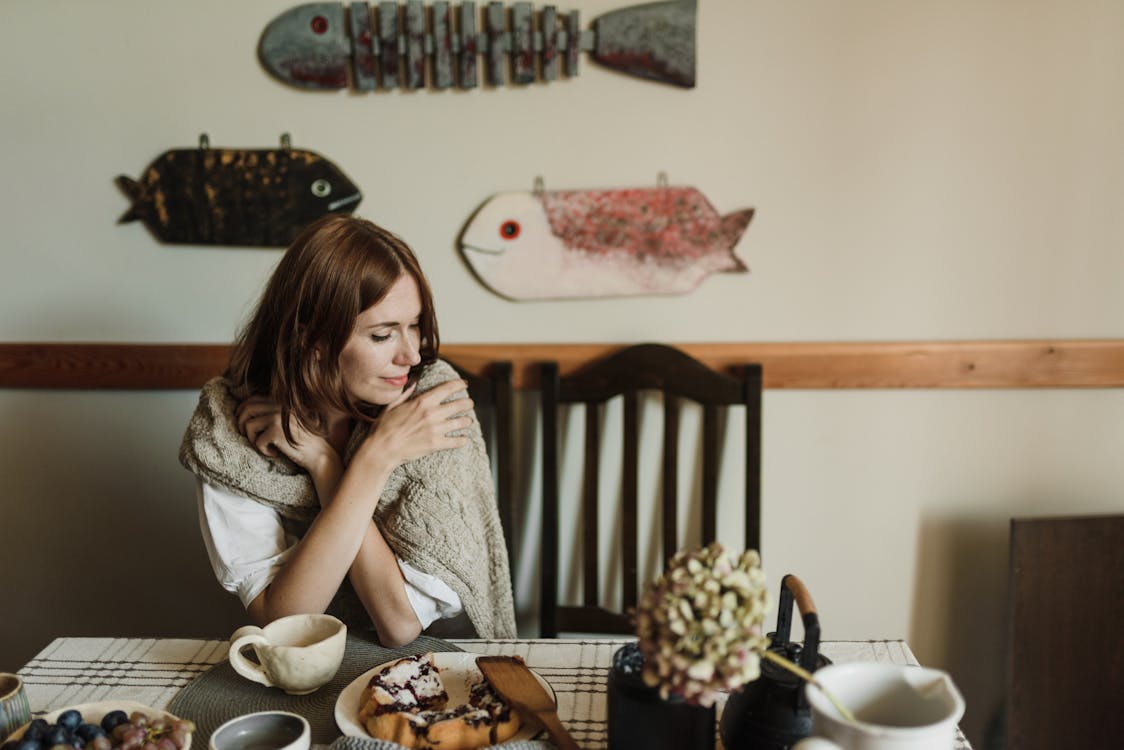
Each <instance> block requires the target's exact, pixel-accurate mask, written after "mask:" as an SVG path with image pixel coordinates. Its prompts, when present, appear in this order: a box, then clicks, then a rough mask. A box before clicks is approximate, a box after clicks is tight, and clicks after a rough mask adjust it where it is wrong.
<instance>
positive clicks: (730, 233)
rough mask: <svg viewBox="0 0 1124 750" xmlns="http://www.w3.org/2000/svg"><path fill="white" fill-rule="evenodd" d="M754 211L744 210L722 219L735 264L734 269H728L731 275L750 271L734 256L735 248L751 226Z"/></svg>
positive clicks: (723, 231)
mask: <svg viewBox="0 0 1124 750" xmlns="http://www.w3.org/2000/svg"><path fill="white" fill-rule="evenodd" d="M753 212H754V209H752V208H743V209H742V210H741V211H735V212H734V213H732V214H726V215H725V216H723V217H722V234H724V235H725V236H726V241H727V243H728V244H727V245H726V247H727V248H728V249H729V251H730V259H731V260H732V261H733V262H734V266H733V267H732V268H728V269H726V270H727V271H728V272H730V273H742V272H745V271H748V270H749V266H747V265H746V264H745V263H744V262H743V261H742V259H741V258H739V257H738V256H737V255H735V254H734V247H735V246H736V245H737V244H738V240H740V239H741V237H742V234H743V233H744V232H745V228H746V227H748V226H749V222H750V221H751V220H752V219H753Z"/></svg>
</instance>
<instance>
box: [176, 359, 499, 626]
mask: <svg viewBox="0 0 1124 750" xmlns="http://www.w3.org/2000/svg"><path fill="white" fill-rule="evenodd" d="M456 377H458V376H457V374H456V371H455V370H453V368H452V367H451V366H450V365H448V364H446V363H445V362H442V361H440V360H438V361H436V362H434V363H433V364H432V365H430V366H428V367H427V368H425V370H424V372H423V373H422V375H421V378H420V379H419V381H418V388H417V392H418V393H422V392H424V391H427V390H429V389H430V388H433V387H435V386H437V385H440V384H441V383H444V382H446V381H448V380H452V379H454V378H456ZM230 389H231V384H230V382H229V381H227V380H226V379H224V378H214V379H213V380H211V381H209V382H208V383H207V384H206V385H205V386H204V387H203V391H202V393H201V394H200V397H199V404H198V406H197V407H196V409H195V413H194V414H193V415H192V417H191V421H190V423H189V424H188V426H187V432H186V433H185V434H184V437H183V443H182V445H181V446H180V454H179V459H180V463H182V464H183V465H184V466H185V467H186V468H187V469H188V470H190V471H191V472H192V473H194V474H195V475H197V476H198V477H200V478H201V479H203V480H204V481H206V482H208V483H210V484H214V485H217V486H220V487H223V488H226V489H229V490H233V491H234V492H236V493H238V494H240V495H243V496H245V497H247V498H249V499H250V501H257V502H259V503H262V504H264V505H267V506H269V507H270V508H273V509H274V510H275V511H277V512H278V513H279V514H280V515H281V516H282V518H283V519H286V520H288V521H293V522H296V524H298V525H300V524H304V525H307V524H308V523H309V522H311V521H312V519H313V518H315V517H316V514H317V513H318V512H319V511H320V503H319V501H318V500H317V497H316V490H315V488H314V486H313V483H312V478H311V477H310V476H309V475H308V473H307V472H305V471H304V470H303V469H301V468H300V467H298V466H297V465H296V464H294V463H293V462H292V461H290V460H288V459H287V458H284V457H279V458H270V457H268V456H263V455H262V454H261V453H259V452H258V451H257V450H256V449H255V448H254V446H253V445H251V444H250V442H249V441H248V440H246V438H245V437H243V436H242V435H241V434H240V433H239V432H238V425H237V423H236V422H235V419H234V411H235V409H236V408H237V406H238V400H237V399H236V398H235V397H234V395H233V394H232V393H231V390H230ZM461 397H463V396H455V397H454V398H461ZM370 429H371V426H370V425H369V424H367V423H365V422H364V423H360V424H359V425H358V426H357V427H356V428H355V429H354V431H353V432H352V435H351V438H350V440H349V443H348V449H347V452H346V456H345V457H344V460H345V463H346V462H347V461H349V460H350V458H351V456H352V455H353V454H354V452H355V449H356V448H357V447H358V446H359V445H360V444H361V442H362V440H363V439H364V438H365V437H366V436H367V434H368V433H369V431H370ZM468 433H469V436H470V438H471V440H470V442H469V444H468V445H465V446H464V447H461V448H455V449H452V450H443V451H438V452H436V453H431V454H429V455H428V456H423V457H422V458H419V459H416V460H414V461H409V462H407V463H405V464H402V465H401V466H399V467H397V468H396V469H395V470H394V471H393V472H392V473H391V475H390V478H389V479H388V480H387V483H386V486H385V487H384V488H383V492H382V496H381V498H380V499H379V502H378V505H377V506H376V508H375V512H374V515H373V517H374V520H375V523H376V525H377V526H378V528H379V531H381V532H382V535H383V537H384V538H385V539H386V542H387V544H389V545H390V547H391V549H393V550H394V552H395V554H396V555H398V557H399V558H401V559H403V560H405V561H406V562H408V563H410V564H411V565H413V566H414V567H416V568H417V569H419V570H421V571H422V572H425V573H429V574H430V575H433V576H436V577H437V578H439V579H440V580H441V581H443V582H445V584H447V585H448V586H449V588H451V589H452V590H453V591H455V592H456V593H457V595H458V596H459V597H460V599H461V603H462V604H463V606H464V610H465V614H466V615H467V616H468V619H469V620H470V621H471V622H472V625H473V627H474V628H475V629H476V633H477V635H478V636H479V637H481V638H514V637H516V630H515V610H514V605H513V603H512V593H511V579H510V574H509V572H508V559H507V549H506V546H505V544H504V537H503V528H502V526H501V525H500V520H499V513H498V511H497V508H496V501H495V493H494V488H493V485H492V474H491V468H490V464H489V462H488V457H487V454H486V452H485V449H484V440H483V437H482V435H481V433H480V424H479V422H477V421H476V418H475V414H473V424H472V426H471V428H470V429H469V430H468ZM344 584H345V585H344V586H342V587H341V590H340V593H339V594H337V596H336V601H335V602H333V604H334V605H335V606H333V607H332V608H331V609H334V610H335V611H338V612H342V613H344V614H345V616H346V619H351V620H354V619H355V617H354V614H355V608H356V604H358V602H357V597H356V596H355V593H354V592H353V591H349V589H350V586H348V585H346V584H347V581H346V579H345V581H344ZM359 612H360V613H362V618H363V619H364V620H365V624H366V626H367V627H369V626H370V619H369V618H368V617H366V613H365V612H364V611H363V610H362V607H361V605H360V606H359Z"/></svg>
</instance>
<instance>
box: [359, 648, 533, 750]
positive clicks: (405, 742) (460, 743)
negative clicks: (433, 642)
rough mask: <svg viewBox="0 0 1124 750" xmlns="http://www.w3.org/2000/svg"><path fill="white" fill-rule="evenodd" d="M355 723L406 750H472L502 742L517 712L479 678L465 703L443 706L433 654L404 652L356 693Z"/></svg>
mask: <svg viewBox="0 0 1124 750" xmlns="http://www.w3.org/2000/svg"><path fill="white" fill-rule="evenodd" d="M360 701H361V705H360V709H359V722H360V723H361V724H362V725H363V726H364V727H365V728H366V729H367V732H368V733H369V734H370V735H371V736H372V737H375V738H378V739H383V740H390V741H392V742H397V743H398V744H399V745H402V746H403V747H407V748H420V749H422V750H424V749H425V748H440V750H474V749H475V748H480V747H487V746H488V745H494V744H496V743H498V742H503V741H504V740H507V739H509V738H510V737H511V736H512V735H514V734H515V733H516V732H517V731H518V730H519V726H520V721H519V717H518V715H517V714H516V713H515V712H514V711H512V710H511V707H510V706H508V705H507V703H505V702H504V701H503V699H502V698H500V697H499V696H498V695H496V693H495V691H494V690H492V687H491V686H490V685H489V684H488V683H487V682H485V681H483V680H482V681H481V682H478V683H476V684H474V685H472V686H471V687H470V689H469V695H468V702H467V703H464V704H462V705H459V706H452V707H450V706H449V705H448V703H449V694H448V693H447V692H446V690H445V685H444V683H442V681H441V675H440V674H439V672H438V670H437V668H436V666H434V663H433V654H432V653H425V654H420V655H418V656H406V657H403V658H401V659H399V660H397V661H395V662H393V663H391V664H388V665H387V666H386V667H385V668H383V669H381V670H380V671H379V673H378V674H376V675H375V676H374V677H372V678H371V680H370V682H369V683H367V687H366V688H365V689H364V690H363V692H362V694H361V696H360Z"/></svg>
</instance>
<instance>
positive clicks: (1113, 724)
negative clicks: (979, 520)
mask: <svg viewBox="0 0 1124 750" xmlns="http://www.w3.org/2000/svg"><path fill="white" fill-rule="evenodd" d="M1010 576H1011V594H1010V651H1009V653H1008V685H1007V700H1008V708H1007V740H1008V742H1007V747H1010V748H1019V750H1036V749H1037V748H1062V747H1067V748H1068V747H1073V748H1078V747H1079V748H1087V749H1088V750H1093V749H1094V748H1118V747H1121V744H1122V743H1124V714H1121V711H1120V709H1121V705H1122V704H1121V701H1122V700H1124V638H1122V637H1121V632H1124V628H1122V626H1121V623H1122V622H1124V516H1083V517H1070V518H1026V519H1014V520H1012V521H1011V568H1010Z"/></svg>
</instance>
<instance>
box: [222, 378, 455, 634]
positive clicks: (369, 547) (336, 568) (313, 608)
mask: <svg viewBox="0 0 1124 750" xmlns="http://www.w3.org/2000/svg"><path fill="white" fill-rule="evenodd" d="M464 387H465V384H464V382H463V381H460V380H453V381H449V382H446V383H443V384H441V385H439V386H437V387H436V388H433V389H432V390H430V391H427V392H426V393H424V394H422V395H421V396H419V397H417V398H416V399H413V400H407V399H408V398H409V395H410V391H407V392H406V393H403V395H402V397H401V398H399V399H398V400H397V401H395V402H394V403H393V404H390V405H389V406H388V407H387V408H386V409H385V410H384V412H383V415H382V416H381V417H380V419H379V423H378V425H377V426H376V428H375V429H374V430H373V431H372V432H371V434H370V435H369V436H368V437H367V439H366V440H365V441H364V443H363V444H362V445H361V446H360V447H359V449H358V451H357V452H356V454H355V456H354V457H353V458H352V461H351V463H350V465H349V466H348V468H347V470H346V471H345V472H344V471H341V467H342V463H341V462H340V459H339V455H338V454H337V453H336V452H335V451H334V449H332V448H331V446H330V445H328V444H327V441H325V440H323V438H319V437H317V436H314V435H310V434H308V433H304V432H301V433H300V434H298V433H297V432H296V431H294V435H293V436H294V439H295V440H296V442H297V445H296V446H294V445H292V444H290V443H289V442H288V441H287V440H285V438H284V433H283V431H282V430H281V429H280V419H279V415H277V416H276V417H274V418H271V419H270V425H269V426H268V427H267V428H265V429H262V430H257V429H256V428H257V427H259V426H260V425H261V423H262V422H261V420H262V419H263V416H262V415H260V414H258V415H255V416H250V417H248V418H243V415H242V414H241V413H240V418H239V426H240V428H242V429H243V432H244V433H248V435H249V436H250V439H251V441H252V442H253V443H254V444H255V446H256V447H257V448H258V450H259V451H261V452H262V453H265V454H266V455H271V454H270V453H269V452H268V451H270V450H277V451H280V452H282V453H284V454H285V455H287V456H288V457H289V458H291V459H292V460H293V461H295V462H296V463H297V464H298V465H300V466H302V467H303V468H305V469H306V470H307V471H309V474H310V475H311V476H312V479H313V483H314V485H315V486H316V490H317V494H318V496H319V498H320V501H321V506H322V509H321V511H320V513H319V515H318V516H317V517H316V519H315V520H314V521H313V522H312V525H311V526H310V527H309V530H308V532H307V533H306V534H305V536H304V538H303V539H302V540H301V541H300V542H299V543H298V545H297V546H296V548H295V549H294V551H293V553H292V555H291V556H290V557H289V559H288V560H287V561H286V563H285V565H284V566H283V567H282V569H281V571H280V572H279V573H278V575H277V576H276V577H275V578H274V580H273V582H272V583H271V584H270V585H269V587H267V588H266V590H265V591H263V592H262V593H261V594H260V595H259V596H258V597H257V598H255V599H254V600H253V601H252V602H251V603H250V605H249V606H248V607H247V610H248V611H249V613H250V616H251V617H252V618H253V619H254V620H255V621H257V622H259V623H265V622H269V621H271V620H273V619H276V618H277V617H282V616H284V615H287V614H295V613H300V612H323V611H324V610H325V609H326V608H327V606H328V604H329V603H330V602H331V600H332V597H333V596H334V595H335V593H336V590H337V589H338V588H339V585H340V583H341V582H342V581H343V577H344V576H345V575H348V574H350V578H351V582H352V585H353V587H354V588H355V590H356V593H357V594H358V595H359V598H360V601H362V602H363V605H364V607H365V608H366V609H367V612H368V614H369V615H370V616H371V620H372V622H373V623H374V625H375V628H376V630H377V631H378V633H379V638H380V640H382V641H383V643H385V644H386V645H401V644H405V643H409V642H410V641H412V640H413V639H414V638H416V637H417V635H418V633H419V632H420V630H421V625H420V623H419V622H418V619H417V616H416V615H415V614H414V611H413V607H412V606H411V605H410V602H409V599H408V597H407V595H406V589H405V583H404V581H403V578H402V573H401V569H400V568H399V567H398V563H397V559H396V558H395V556H394V552H393V551H392V550H391V549H390V547H389V546H388V545H387V544H386V541H385V540H384V539H383V537H382V534H381V533H379V530H378V528H377V527H376V526H375V524H374V522H373V521H372V520H371V516H372V514H373V513H374V509H375V506H376V505H377V503H378V501H379V498H380V496H381V495H382V490H383V488H384V486H385V485H386V482H387V479H388V478H389V477H390V473H391V472H392V471H393V470H394V468H395V467H397V466H398V465H399V464H401V463H403V462H405V461H409V460H412V459H414V458H418V457H420V456H424V455H427V454H429V453H433V452H435V451H438V450H447V449H451V448H456V447H460V446H462V445H464V444H465V443H466V442H467V440H468V439H467V438H465V437H461V436H457V437H450V436H449V434H448V433H450V432H454V431H456V430H460V429H464V428H465V427H467V426H469V425H470V424H471V416H468V415H466V414H465V411H466V410H470V409H471V406H472V402H471V400H467V399H458V400H456V401H453V402H450V403H441V402H442V401H444V400H445V399H447V398H448V397H450V396H452V395H453V394H455V393H457V392H458V391H461V390H463V389H464ZM240 412H241V410H240ZM318 441H319V442H318Z"/></svg>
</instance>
